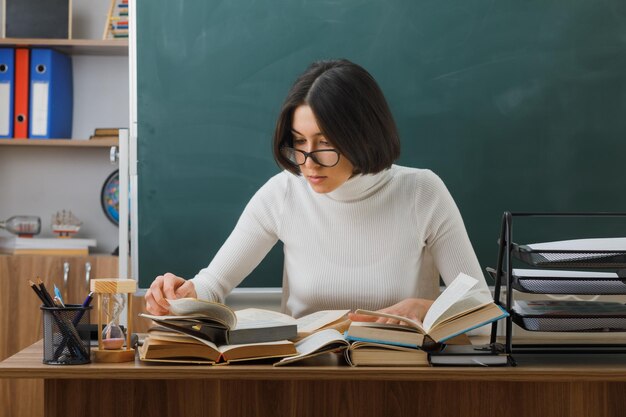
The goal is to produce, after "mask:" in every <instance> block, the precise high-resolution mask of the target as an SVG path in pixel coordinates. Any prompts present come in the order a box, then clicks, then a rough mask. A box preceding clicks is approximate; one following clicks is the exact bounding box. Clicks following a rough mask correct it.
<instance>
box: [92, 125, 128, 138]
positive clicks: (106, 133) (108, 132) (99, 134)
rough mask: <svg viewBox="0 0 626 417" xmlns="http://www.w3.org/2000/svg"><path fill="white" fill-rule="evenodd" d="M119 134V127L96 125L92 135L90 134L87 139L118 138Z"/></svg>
mask: <svg viewBox="0 0 626 417" xmlns="http://www.w3.org/2000/svg"><path fill="white" fill-rule="evenodd" d="M119 134H120V129H119V128H113V127H98V128H96V129H95V130H94V132H93V135H91V136H90V137H89V139H90V140H91V139H118V138H119Z"/></svg>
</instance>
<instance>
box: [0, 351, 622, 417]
mask: <svg viewBox="0 0 626 417" xmlns="http://www.w3.org/2000/svg"><path fill="white" fill-rule="evenodd" d="M41 358H42V342H37V343H35V344H34V345H32V346H30V347H29V348H27V349H25V350H23V351H21V352H19V353H18V354H16V355H14V356H12V357H10V358H8V359H6V360H5V361H4V362H2V363H0V377H1V378H43V379H44V380H45V381H44V397H45V400H44V409H45V410H46V416H49V417H52V416H55V417H56V416H59V417H73V416H138V417H139V416H141V417H151V416H177V417H178V416H187V417H191V416H339V415H354V416H429V417H431V416H463V417H473V416H477V417H488V416H496V415H497V416H498V417H515V416H529V417H530V416H542V417H548V416H563V417H565V416H568V417H571V416H581V417H594V416H623V415H624V413H625V412H626V360H624V359H620V360H619V361H617V362H618V363H617V364H616V361H615V360H613V362H612V363H611V362H610V361H609V360H608V359H602V358H597V359H598V360H596V361H594V360H587V361H584V362H583V363H581V362H582V361H578V363H567V364H565V363H561V364H556V365H545V364H541V363H533V362H532V361H530V360H529V361H524V360H518V362H520V365H519V366H517V367H493V368H474V367H472V368H458V367H457V368H432V367H423V368H405V367H402V368H392V367H380V368H349V367H344V366H331V365H323V366H322V365H317V366H306V367H304V366H291V367H280V368H273V367H271V366H270V365H232V366H214V367H204V366H162V365H154V364H144V363H140V362H139V361H137V362H135V363H125V364H96V363H93V364H90V365H81V366H50V365H43V364H42V363H41ZM602 361H604V362H605V363H601V362H602ZM574 362H575V361H574ZM594 362H596V363H594ZM598 362H600V363H598Z"/></svg>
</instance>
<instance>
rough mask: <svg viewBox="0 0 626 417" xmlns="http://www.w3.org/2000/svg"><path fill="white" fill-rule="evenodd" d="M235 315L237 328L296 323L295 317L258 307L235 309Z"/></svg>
mask: <svg viewBox="0 0 626 417" xmlns="http://www.w3.org/2000/svg"><path fill="white" fill-rule="evenodd" d="M235 315H236V316H237V326H236V328H237V329H250V328H257V327H272V326H278V325H284V324H296V319H294V318H293V317H291V316H288V315H287V314H283V313H279V312H278V311H272V310H264V309H260V308H246V309H243V310H238V311H235Z"/></svg>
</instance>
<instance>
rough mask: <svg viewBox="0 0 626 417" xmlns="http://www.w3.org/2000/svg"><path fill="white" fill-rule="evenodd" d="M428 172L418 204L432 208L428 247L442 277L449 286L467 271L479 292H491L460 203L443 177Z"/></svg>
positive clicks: (427, 237)
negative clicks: (464, 220) (476, 282)
mask: <svg viewBox="0 0 626 417" xmlns="http://www.w3.org/2000/svg"><path fill="white" fill-rule="evenodd" d="M427 172H428V174H427V175H428V176H429V177H430V178H429V179H428V181H426V184H427V185H426V186H425V187H424V188H423V189H422V190H421V192H419V193H418V204H420V205H422V206H423V205H424V204H427V205H428V206H429V210H428V211H429V213H427V224H428V227H427V232H426V245H427V247H428V248H429V250H430V252H431V254H432V256H433V259H434V261H435V265H436V266H437V269H438V270H439V273H440V274H441V278H442V279H443V281H444V282H445V283H446V285H449V284H450V283H451V282H452V281H453V280H454V278H456V277H457V275H458V274H459V273H460V272H463V273H465V274H467V275H469V276H471V277H474V278H476V279H477V280H478V281H479V283H478V285H477V286H476V288H475V290H478V291H481V292H482V291H486V292H487V293H489V288H488V287H487V282H486V281H485V276H484V275H483V273H482V270H481V268H480V264H479V263H478V258H477V257H476V253H475V252H474V248H473V247H472V243H471V242H470V239H469V236H468V235H467V230H466V229H465V225H464V224H463V219H462V218H461V213H460V212H459V209H458V207H457V205H456V203H455V202H454V200H453V198H452V196H451V195H450V192H449V191H448V189H447V188H446V186H445V184H444V183H443V181H442V180H441V178H439V177H438V176H437V175H436V174H434V173H433V172H431V171H427ZM420 200H421V203H420ZM427 202H430V204H428V203H427ZM489 297H490V295H489Z"/></svg>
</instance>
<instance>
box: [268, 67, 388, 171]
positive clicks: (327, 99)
mask: <svg viewBox="0 0 626 417" xmlns="http://www.w3.org/2000/svg"><path fill="white" fill-rule="evenodd" d="M301 105H308V106H310V107H311V110H312V111H313V114H314V115H315V118H316V120H317V123H318V126H319V127H320V129H321V131H322V133H323V134H324V136H325V137H326V138H327V139H329V140H330V141H331V142H332V143H333V145H334V146H335V147H336V148H337V150H339V152H341V154H342V156H343V157H345V158H347V159H348V160H349V161H350V162H351V163H352V165H354V167H355V171H356V172H357V173H360V174H375V173H378V172H380V171H383V170H384V169H387V168H389V167H390V166H391V164H393V162H394V161H395V160H396V159H398V157H399V156H400V138H399V136H398V128H397V127H396V123H395V122H394V120H393V116H392V115H391V111H390V110H389V106H388V105H387V101H386V100H385V96H384V95H383V92H382V91H381V89H380V87H379V86H378V84H377V83H376V80H374V77H372V76H371V75H370V74H369V73H368V72H367V71H366V70H365V69H364V68H362V67H360V66H359V65H357V64H354V63H352V62H350V61H348V60H345V59H341V60H332V61H316V62H313V63H312V64H311V65H310V66H309V67H308V68H307V70H306V71H305V72H304V73H303V74H302V75H300V77H298V79H297V80H296V82H295V83H294V84H293V86H292V87H291V90H289V93H288V94H287V97H286V98H285V102H284V103H283V106H282V108H281V110H280V115H279V116H278V121H277V122H276V130H275V131H274V149H273V152H274V159H275V160H276V162H277V163H278V165H280V166H281V167H282V168H284V169H286V170H288V171H290V172H292V173H294V174H296V175H299V174H300V169H299V168H298V167H297V166H294V165H293V164H292V163H290V162H289V160H288V159H286V158H285V157H284V156H282V155H281V153H280V149H281V148H282V147H283V146H293V133H292V131H291V130H292V123H293V114H294V111H295V109H296V108H297V107H299V106H301Z"/></svg>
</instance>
